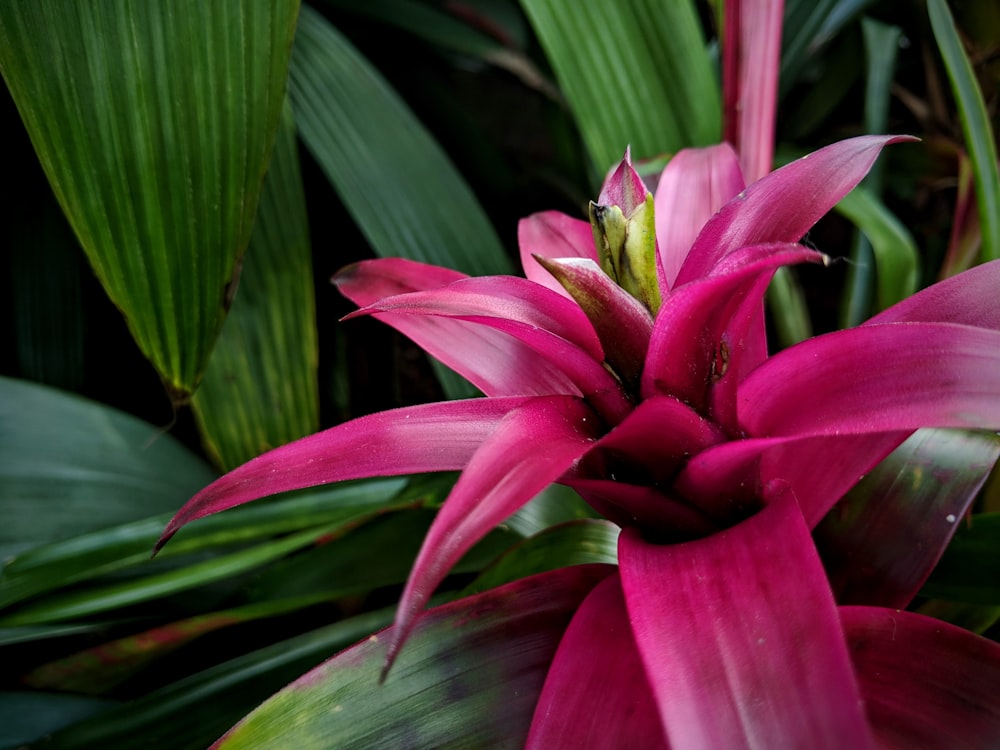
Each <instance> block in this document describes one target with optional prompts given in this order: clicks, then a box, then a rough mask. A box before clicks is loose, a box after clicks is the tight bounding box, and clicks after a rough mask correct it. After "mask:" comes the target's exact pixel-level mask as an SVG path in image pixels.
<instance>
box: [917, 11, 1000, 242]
mask: <svg viewBox="0 0 1000 750" xmlns="http://www.w3.org/2000/svg"><path fill="white" fill-rule="evenodd" d="M927 13H928V14H929V16H930V20H931V29H932V30H933V31H934V38H935V39H936V40H937V45H938V50H939V51H940V53H941V57H942V58H943V59H944V65H945V69H946V70H947V71H948V79H949V80H950V81H951V89H952V93H953V94H954V97H955V102H956V104H957V105H958V113H959V117H960V119H961V121H962V132H963V133H964V135H965V146H966V148H967V149H968V151H969V157H970V158H971V159H972V173H973V175H974V178H975V185H976V204H977V206H978V207H979V222H980V226H981V229H982V250H981V253H982V260H984V261H987V260H995V259H997V258H1000V167H998V165H997V147H996V141H995V140H994V137H993V126H992V124H991V121H990V115H989V113H988V112H987V110H986V103H985V102H984V101H983V93H982V91H980V89H979V84H978V83H977V82H976V76H975V73H974V72H973V70H972V65H971V63H970V62H969V58H968V57H967V56H966V54H965V50H964V48H963V47H962V40H961V38H960V37H959V35H958V30H957V29H956V28H955V21H954V19H953V18H952V15H951V11H949V10H948V5H947V3H945V1H944V0H927Z"/></svg>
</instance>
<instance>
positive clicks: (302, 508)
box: [0, 478, 434, 608]
mask: <svg viewBox="0 0 1000 750" xmlns="http://www.w3.org/2000/svg"><path fill="white" fill-rule="evenodd" d="M414 484H416V483H414ZM421 492H423V491H421ZM433 497H434V495H433V494H420V493H417V492H414V491H413V490H411V489H410V488H408V487H407V482H406V480H405V479H398V478H392V479H375V480H363V481H357V482H345V483H342V484H338V485H336V486H335V487H332V488H327V489H320V490H309V491H305V492H299V493H294V494H289V495H283V496H279V497H275V498H265V499H263V500H260V501H258V502H256V503H253V504H250V505H245V506H241V507H239V508H234V509H232V510H231V511H230V512H228V513H220V514H218V515H215V516H211V517H209V518H206V519H204V520H203V521H202V522H201V523H198V524H196V525H193V526H191V527H190V528H189V529H188V530H186V531H185V533H184V534H181V535H180V536H178V537H177V538H176V539H175V540H174V542H173V543H172V544H170V545H169V546H168V547H166V548H165V549H164V550H163V551H162V552H161V553H160V554H159V555H158V556H157V561H170V560H171V559H172V558H178V557H182V556H184V555H192V554H194V553H203V552H215V553H216V554H218V553H221V552H223V551H224V550H225V549H226V548H228V547H232V546H235V545H246V544H248V543H253V542H257V541H261V540H264V539H269V538H273V537H275V536H277V535H280V534H289V533H294V532H297V531H302V530H303V529H307V528H313V527H318V526H325V525H329V524H332V523H339V524H342V526H343V527H345V528H350V527H351V526H353V525H355V524H357V523H360V522H361V521H362V520H363V519H365V518H368V517H370V516H372V515H374V514H378V513H383V512H385V511H387V510H390V509H392V508H397V507H407V506H411V505H413V504H414V503H417V502H423V500H421V499H420V498H433ZM426 502H431V499H427V500H426ZM172 515H173V514H172V513H169V514H164V515H160V516H154V517H152V518H145V519H142V520H141V521H136V522H133V523H128V524H123V525H120V526H114V527H111V528H107V529H102V530H100V531H96V532H93V533H90V534H83V535H81V536H78V537H74V538H72V539H67V540H64V541H60V542H56V543H54V544H50V545H43V546H41V547H37V548H34V549H31V550H28V551H26V552H23V553H21V554H19V555H17V556H16V557H14V558H13V559H12V560H11V561H10V562H8V564H7V565H6V566H5V567H4V569H3V573H2V575H0V608H3V607H8V606H10V605H12V604H16V603H17V602H20V601H24V600H25V599H28V598H30V597H32V596H37V595H38V594H42V593H45V592H48V591H52V590H54V589H58V588H62V587H65V586H69V585H71V584H75V583H80V582H82V581H88V580H92V579H94V578H97V577H99V576H105V575H108V574H110V573H115V572H118V571H122V570H127V569H129V568H134V567H136V566H145V570H146V572H147V574H149V573H153V572H158V571H160V570H162V569H163V567H172V566H173V564H172V563H171V565H170V566H159V565H157V564H154V563H151V562H150V559H149V557H150V551H151V550H152V549H153V545H154V543H155V542H156V540H157V539H159V537H160V534H161V533H162V532H163V528H164V526H166V524H167V521H169V520H170V517H171V516H172Z"/></svg>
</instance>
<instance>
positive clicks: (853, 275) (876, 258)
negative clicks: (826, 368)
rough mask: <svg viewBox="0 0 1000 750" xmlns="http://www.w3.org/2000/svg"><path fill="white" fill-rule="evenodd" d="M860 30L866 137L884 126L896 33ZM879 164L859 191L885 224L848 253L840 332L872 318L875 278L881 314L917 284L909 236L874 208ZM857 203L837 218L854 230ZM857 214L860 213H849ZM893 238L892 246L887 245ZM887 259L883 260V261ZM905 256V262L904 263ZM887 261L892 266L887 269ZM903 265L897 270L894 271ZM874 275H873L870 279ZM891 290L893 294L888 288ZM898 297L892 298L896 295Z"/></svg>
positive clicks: (879, 26)
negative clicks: (878, 241)
mask: <svg viewBox="0 0 1000 750" xmlns="http://www.w3.org/2000/svg"><path fill="white" fill-rule="evenodd" d="M861 30H862V34H863V36H864V42H865V60H866V62H867V69H866V76H865V131H866V132H868V133H884V132H886V128H887V127H888V121H889V99H890V94H891V88H892V79H893V72H894V71H895V68H896V52H897V50H898V49H899V39H900V37H901V36H902V33H903V32H902V29H900V28H899V27H898V26H889V25H887V24H883V23H880V22H878V21H875V20H873V19H871V18H863V19H862V20H861ZM884 164H885V162H883V161H881V160H879V161H876V162H875V164H873V165H872V168H871V170H870V171H869V172H868V174H867V175H865V178H864V180H862V183H861V184H862V185H863V186H864V188H865V189H867V190H868V191H870V193H871V195H870V196H869V199H868V200H867V201H865V203H873V204H874V205H870V206H865V208H870V209H874V210H876V211H877V212H878V213H880V214H884V215H885V217H886V218H887V219H888V220H889V222H888V224H885V222H878V221H876V222H875V226H871V223H872V222H871V219H870V217H869V219H868V223H869V225H870V226H869V227H868V229H867V230H863V234H858V235H857V236H856V237H855V238H854V248H853V249H852V251H851V264H850V265H849V266H848V268H847V289H846V290H845V292H844V297H843V301H842V303H841V327H842V328H850V327H852V326H856V325H859V324H861V323H862V322H863V321H864V320H865V319H866V318H868V317H869V316H870V315H871V314H872V309H871V307H872V305H871V297H872V292H873V289H874V286H875V279H876V277H877V278H878V280H879V282H880V283H879V300H878V309H879V310H884V309H885V308H886V307H888V306H889V305H891V304H892V303H893V302H898V301H899V300H900V299H902V298H903V296H908V295H910V294H912V293H913V292H914V291H915V290H916V288H917V287H916V284H917V283H918V279H917V248H916V245H915V244H914V243H913V239H912V238H911V237H910V234H909V232H907V231H906V229H905V228H904V227H903V225H902V224H900V223H899V222H898V221H896V220H895V217H892V216H891V214H889V212H888V210H887V209H886V208H885V207H884V206H882V205H881V203H878V202H877V198H878V196H879V195H881V192H882V171H883V168H884ZM852 200H853V201H855V202H857V197H855V198H854V199H850V198H849V199H848V202H847V204H846V207H842V211H841V212H842V213H846V215H847V216H848V218H851V219H852V221H854V222H855V224H858V225H859V226H860V220H859V217H858V216H857V211H855V215H854V216H852V215H851V213H850V209H851V205H850V204H851V201H852ZM855 208H860V207H855ZM879 225H882V227H883V229H884V230H886V232H885V233H884V236H883V237H882V240H881V241H882V243H883V244H882V246H881V247H880V249H879V250H877V251H875V255H873V250H872V242H874V241H875V240H873V238H872V236H871V235H872V232H873V231H877V229H878V226H879ZM893 235H895V236H896V240H895V241H894V240H893ZM887 256H888V257H887ZM908 256H909V257H908ZM893 260H895V261H896V263H895V264H894V263H893ZM898 264H903V265H902V266H901V267H894V266H895V265H898ZM876 271H877V274H876ZM907 277H912V284H907V283H906V281H907V280H908V279H907ZM893 287H895V288H893ZM900 294H901V295H902V296H897V295H900Z"/></svg>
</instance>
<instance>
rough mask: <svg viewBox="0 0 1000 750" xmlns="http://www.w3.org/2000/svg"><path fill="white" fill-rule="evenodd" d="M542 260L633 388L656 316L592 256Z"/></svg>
mask: <svg viewBox="0 0 1000 750" xmlns="http://www.w3.org/2000/svg"><path fill="white" fill-rule="evenodd" d="M537 260H538V262H539V264H540V265H541V266H542V267H543V268H545V269H546V270H547V271H548V272H549V273H550V274H552V276H554V277H555V278H556V279H558V280H559V283H560V284H561V285H562V286H563V288H564V289H566V291H568V292H569V293H570V296H571V297H572V298H573V299H574V300H575V301H576V303H577V304H578V305H579V306H580V308H581V309H582V310H583V312H584V313H585V314H586V315H587V318H588V319H589V320H590V323H591V325H592V326H593V328H594V331H595V332H596V333H597V337H598V339H600V342H601V346H602V347H603V348H604V357H605V359H606V360H607V361H608V364H610V365H611V366H612V368H613V369H614V370H615V372H617V373H618V374H619V375H620V376H621V377H622V379H623V380H624V381H625V383H626V385H627V386H629V387H630V390H633V391H634V390H635V388H634V387H633V386H636V385H638V381H639V376H640V374H641V373H642V367H643V362H644V361H645V358H646V350H647V348H648V347H649V337H650V334H651V333H652V331H653V319H652V317H651V316H650V314H649V311H648V310H647V309H646V308H645V307H644V306H643V305H642V304H641V303H640V302H639V300H637V299H636V298H635V297H633V296H632V295H630V294H629V293H628V292H626V291H625V290H624V289H622V288H621V287H620V286H618V284H616V283H615V282H614V281H612V280H611V278H610V277H609V276H608V275H607V274H606V273H604V271H602V270H601V268H600V266H598V265H597V262H596V261H593V260H590V259H589V258H559V259H548V258H542V257H541V256H539V257H538V258H537Z"/></svg>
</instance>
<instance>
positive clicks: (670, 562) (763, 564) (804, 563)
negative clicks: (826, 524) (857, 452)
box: [619, 487, 873, 750]
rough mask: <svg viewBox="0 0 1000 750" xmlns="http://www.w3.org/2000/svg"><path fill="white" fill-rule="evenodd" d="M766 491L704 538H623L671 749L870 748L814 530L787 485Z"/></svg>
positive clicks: (628, 588) (643, 646)
mask: <svg viewBox="0 0 1000 750" xmlns="http://www.w3.org/2000/svg"><path fill="white" fill-rule="evenodd" d="M769 495H770V497H769V502H768V504H767V505H766V506H765V507H764V509H763V510H761V511H760V512H759V513H758V514H757V515H755V516H752V517H751V518H749V519H748V520H746V521H744V522H742V523H740V524H738V525H737V526H734V527H732V528H730V529H727V530H725V531H723V532H720V533H718V534H713V535H712V536H709V537H706V538H705V539H700V540H697V541H693V542H687V543H684V544H676V545H655V544H651V543H649V542H647V541H645V540H644V539H643V538H642V535H641V532H639V531H638V530H636V529H626V530H624V531H623V532H622V534H621V537H620V540H619V561H620V566H621V572H620V575H621V578H622V586H623V589H624V592H625V601H626V605H627V607H628V612H629V616H630V619H631V622H632V629H633V632H634V634H635V638H636V642H637V644H638V647H639V653H640V654H641V655H642V660H643V663H644V664H645V667H646V674H647V676H648V678H649V681H650V683H651V685H652V689H653V693H654V695H655V697H656V702H657V706H658V709H659V712H660V717H661V719H662V720H663V725H664V727H665V728H666V731H667V736H668V739H669V741H670V747H671V748H674V749H675V750H684V749H685V748H692V749H695V748H697V749H698V750H701V749H702V748H709V747H711V748H715V747H718V748H751V747H752V748H772V747H773V748H779V747H808V748H831V749H836V750H840V749H841V748H847V747H849V748H871V747H873V742H872V738H871V734H870V730H869V727H868V724H867V721H866V719H865V716H864V713H863V710H862V706H861V698H860V695H859V693H858V687H857V684H856V683H855V679H854V675H853V673H852V669H851V662H850V660H849V658H848V652H847V647H846V644H845V642H844V637H843V633H842V632H841V626H840V620H839V618H838V615H837V610H836V607H835V605H834V601H833V596H832V594H831V593H830V589H829V585H828V584H827V581H826V576H825V574H824V572H823V567H822V565H821V563H820V561H819V558H818V556H817V555H816V550H815V547H814V546H813V543H812V539H811V537H810V535H809V530H808V529H807V528H806V526H805V524H804V523H803V520H802V516H801V514H800V513H799V511H798V509H797V507H796V503H795V499H794V497H793V496H792V495H791V493H789V492H788V491H787V490H782V489H780V488H778V487H771V488H769Z"/></svg>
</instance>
